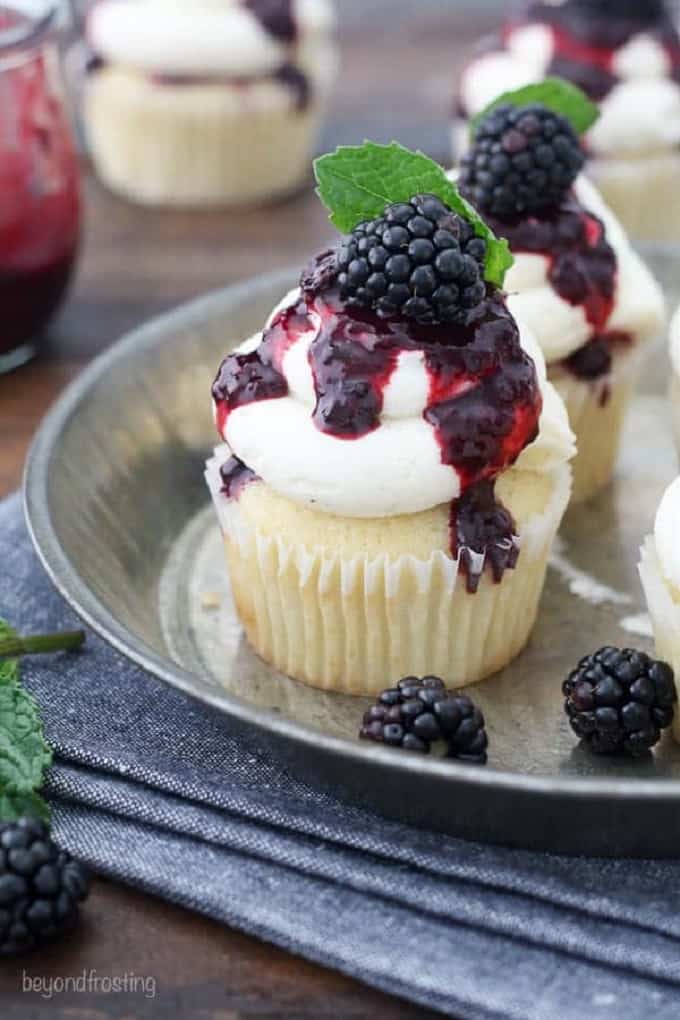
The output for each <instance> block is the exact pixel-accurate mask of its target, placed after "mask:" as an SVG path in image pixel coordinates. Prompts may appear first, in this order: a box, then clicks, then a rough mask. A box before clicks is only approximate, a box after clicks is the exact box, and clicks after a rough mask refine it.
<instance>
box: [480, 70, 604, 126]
mask: <svg viewBox="0 0 680 1020" xmlns="http://www.w3.org/2000/svg"><path fill="white" fill-rule="evenodd" d="M527 103H542V105H543V106H547V107H548V109H549V110H553V111H554V112H555V113H561V114H562V116H563V117H566V118H567V120H568V121H570V122H571V126H572V127H573V129H574V131H575V132H576V134H577V135H582V134H584V133H585V132H586V131H587V130H588V129H589V128H591V127H592V126H593V124H594V123H595V121H596V120H597V119H598V117H599V116H600V111H599V110H598V108H597V106H596V105H595V103H593V102H591V101H590V99H588V96H587V95H586V94H585V92H583V91H582V90H581V89H580V88H578V87H577V86H576V85H572V84H571V82H568V81H564V80H563V79H562V78H546V79H545V81H541V82H538V83H537V84H535V85H525V86H524V87H523V88H521V89H515V90H514V91H513V92H504V93H503V95H502V96H499V97H498V99H494V101H493V102H492V103H489V105H488V106H487V107H485V108H484V109H483V110H482V111H481V113H478V114H477V116H476V117H473V118H472V120H471V121H470V134H471V137H472V138H473V139H474V137H475V135H476V134H477V129H478V128H479V125H480V123H481V121H483V120H484V118H485V117H486V116H487V115H488V114H489V113H491V111H492V110H495V109H496V107H497V106H507V105H508V104H509V105H510V106H526V105H527Z"/></svg>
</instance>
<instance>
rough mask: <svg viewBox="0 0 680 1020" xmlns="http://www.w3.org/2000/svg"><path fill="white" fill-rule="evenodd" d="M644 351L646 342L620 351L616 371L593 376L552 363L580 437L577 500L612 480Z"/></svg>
mask: <svg viewBox="0 0 680 1020" xmlns="http://www.w3.org/2000/svg"><path fill="white" fill-rule="evenodd" d="M643 352H644V348H643V346H642V345H641V344H633V345H632V346H631V347H630V348H629V349H628V350H625V351H620V352H617V353H616V354H615V355H614V359H613V363H612V371H611V373H610V374H609V375H608V376H606V377H603V378H601V379H595V380H592V381H591V380H587V379H578V378H577V377H576V376H575V375H573V374H572V373H571V372H568V371H567V370H565V369H564V368H561V367H559V365H558V364H553V365H548V378H549V379H550V381H551V382H552V383H553V384H554V386H555V389H556V390H557V392H558V393H559V395H560V396H561V397H562V399H563V400H564V403H565V406H566V408H567V414H568V415H569V424H570V425H571V427H572V429H573V431H574V434H575V436H576V446H577V454H576V458H575V460H574V461H573V462H572V466H573V469H574V487H573V492H572V503H582V502H584V501H585V500H588V499H590V498H591V497H592V496H594V495H595V494H596V493H597V492H599V491H600V489H603V488H604V487H605V486H606V485H607V484H608V483H609V482H610V481H611V479H612V476H613V474H614V468H615V465H616V459H617V457H618V452H619V443H620V439H621V431H622V428H623V422H624V419H625V415H626V411H627V410H628V407H629V405H630V401H631V398H632V395H633V390H634V387H635V381H636V377H637V372H638V369H639V366H640V361H641V358H642V355H643ZM605 398H606V399H605Z"/></svg>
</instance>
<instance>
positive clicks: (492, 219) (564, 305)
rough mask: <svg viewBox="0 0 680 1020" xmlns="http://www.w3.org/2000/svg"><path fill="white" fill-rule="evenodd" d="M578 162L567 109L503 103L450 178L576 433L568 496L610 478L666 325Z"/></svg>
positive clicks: (581, 496) (654, 294)
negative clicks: (483, 223)
mask: <svg viewBox="0 0 680 1020" xmlns="http://www.w3.org/2000/svg"><path fill="white" fill-rule="evenodd" d="M541 88H542V86H537V87H536V90H535V91H536V94H537V95H539V94H540V92H541ZM511 95H512V94H511ZM584 101H585V97H584ZM520 160H521V161H523V162H522V163H521V167H520V165H519V163H518V161H520ZM525 164H526V165H525ZM582 165H583V154H582V152H581V149H580V144H579V140H578V138H577V135H576V133H575V131H574V130H573V128H572V126H571V124H570V122H569V121H568V120H567V119H566V118H565V117H563V116H561V115H560V114H558V113H557V112H556V111H554V110H551V109H549V108H548V107H546V106H545V105H543V104H541V103H540V102H532V103H528V104H526V105H525V104H521V105H518V106H516V105H514V103H512V102H511V103H509V104H502V105H501V106H499V107H496V108H493V109H492V110H491V112H490V113H489V114H488V115H487V116H486V117H485V118H483V120H482V121H481V123H480V124H479V125H478V128H477V132H476V135H475V141H474V143H473V145H472V148H471V149H470V150H469V152H468V154H467V155H466V156H465V157H464V159H463V163H462V166H461V170H460V176H459V180H460V187H461V191H462V193H463V194H464V195H465V196H466V197H467V198H468V199H469V200H470V201H471V202H472V203H473V204H474V205H475V206H476V207H477V208H478V209H479V211H480V212H481V213H482V215H484V216H485V217H486V218H487V219H488V222H489V223H490V225H491V226H492V227H493V229H494V231H495V232H496V234H498V235H499V236H502V237H505V238H506V239H507V240H508V242H509V244H510V249H511V251H512V253H513V256H514V259H515V261H514V265H513V266H512V267H511V269H510V270H509V272H508V274H507V276H506V278H505V289H506V290H507V292H508V294H509V298H508V307H509V308H510V310H511V311H512V313H513V315H515V316H516V317H517V318H518V319H519V320H521V321H523V322H524V323H525V324H526V325H527V326H528V328H529V329H530V330H531V332H532V333H533V334H534V336H535V337H536V339H537V341H538V343H539V344H540V346H541V348H542V351H543V354H544V356H545V360H546V362H547V366H548V378H549V379H550V381H551V382H552V383H553V384H554V385H555V387H556V389H557V391H558V392H559V394H560V396H561V397H562V398H563V400H564V402H565V404H566V407H567V412H568V414H569V420H570V423H571V427H572V429H573V430H574V432H575V434H576V442H577V448H578V454H577V457H576V460H575V462H574V490H573V500H574V502H582V501H583V500H586V499H589V498H590V497H591V496H593V495H594V494H595V493H597V492H598V491H599V490H600V489H602V488H603V487H604V486H605V485H606V484H607V483H608V482H609V481H610V480H611V477H612V474H613V471H614V466H615V462H616V458H617V453H618V447H619V438H620V435H621V427H622V424H623V419H624V416H625V413H626V409H627V408H628V405H629V403H630V399H631V396H632V392H633V388H634V385H635V380H636V376H637V373H638V371H639V366H640V359H641V357H642V354H643V351H644V349H645V345H646V343H647V342H648V341H649V340H651V339H652V338H653V337H655V336H656V335H658V334H659V333H660V332H661V330H662V327H663V322H664V300H663V295H662V293H661V289H660V287H659V286H658V284H657V283H656V282H655V280H654V278H653V277H652V275H651V273H650V272H649V270H648V269H647V267H646V266H645V265H644V263H643V262H642V260H641V259H640V257H639V256H638V255H637V254H636V252H635V251H634V250H633V248H632V246H631V244H630V242H629V240H628V238H627V237H626V234H625V232H624V230H623V228H622V226H621V224H620V223H619V222H618V220H617V219H616V217H615V216H614V215H613V213H612V212H611V210H610V209H608V208H607V206H606V205H605V203H604V202H603V200H602V198H601V196H600V195H599V194H598V192H597V190H596V189H595V188H594V187H593V185H592V184H590V182H589V181H588V180H586V178H585V177H583V176H579V177H577V175H578V172H579V170H580V168H581V166H582Z"/></svg>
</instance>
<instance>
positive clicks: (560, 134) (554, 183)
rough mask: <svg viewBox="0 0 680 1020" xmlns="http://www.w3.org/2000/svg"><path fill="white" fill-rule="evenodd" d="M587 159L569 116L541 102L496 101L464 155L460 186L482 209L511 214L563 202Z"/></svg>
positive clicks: (501, 216) (505, 215)
mask: <svg viewBox="0 0 680 1020" xmlns="http://www.w3.org/2000/svg"><path fill="white" fill-rule="evenodd" d="M584 162H585V159H584V155H583V150H582V149H581V144H580V142H579V139H578V137H577V135H576V133H575V131H574V129H573V127H572V126H571V124H570V123H569V121H568V120H567V119H566V117H563V116H561V114H559V113H554V112H553V111H552V110H549V109H547V107H545V106H542V105H541V104H540V103H528V104H527V105H526V106H519V107H517V106H510V105H503V106H497V107H496V108H495V109H494V110H492V111H491V112H490V113H489V114H488V115H487V116H486V117H484V119H483V120H482V122H481V123H480V124H479V126H478V128H477V134H476V136H475V141H474V144H473V145H472V147H471V148H470V151H469V152H468V153H467V154H466V155H465V156H464V157H463V160H462V162H461V171H460V190H461V194H463V195H464V196H465V197H466V198H467V199H468V201H469V202H471V203H472V205H474V206H475V207H476V208H477V209H479V210H480V211H481V212H482V213H486V214H487V215H491V216H497V217H498V218H499V219H511V218H513V217H516V216H521V215H523V214H526V213H538V212H541V211H542V210H544V209H549V208H551V207H553V206H556V205H558V204H559V202H560V201H561V200H562V199H563V198H564V197H565V195H566V194H567V192H568V191H569V189H570V188H571V186H572V184H573V183H574V181H575V180H576V178H577V176H578V174H579V172H580V171H581V169H582V167H583V164H584Z"/></svg>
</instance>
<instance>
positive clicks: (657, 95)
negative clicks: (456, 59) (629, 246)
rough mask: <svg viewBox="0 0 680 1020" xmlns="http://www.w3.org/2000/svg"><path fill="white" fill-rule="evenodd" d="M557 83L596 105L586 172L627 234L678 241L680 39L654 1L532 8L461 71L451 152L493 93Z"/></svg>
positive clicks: (566, 0) (589, 0)
mask: <svg viewBox="0 0 680 1020" xmlns="http://www.w3.org/2000/svg"><path fill="white" fill-rule="evenodd" d="M546 75H550V76H559V77H561V78H566V79H568V80H569V81H571V82H572V83H574V84H575V85H578V86H579V87H580V88H582V89H583V90H584V91H585V92H586V93H587V94H588V95H589V96H590V98H591V99H592V100H593V101H594V102H596V103H597V104H598V106H599V110H600V118H599V120H598V122H597V123H596V124H595V125H594V126H593V128H592V129H591V131H590V132H589V133H588V135H587V137H586V147H587V150H588V156H589V158H588V167H587V172H588V174H589V176H590V177H591V178H592V179H593V181H594V182H595V184H596V185H597V186H598V188H599V189H600V190H601V192H602V194H603V196H604V198H605V200H606V202H607V203H608V204H609V205H610V206H611V207H612V209H613V210H614V212H615V213H616V214H617V216H619V218H620V219H621V221H622V222H623V223H624V225H625V226H626V228H627V229H628V230H629V231H630V232H631V233H632V234H633V236H635V237H636V238H647V239H657V238H664V239H673V238H675V237H677V236H678V235H680V203H678V201H677V188H678V181H679V180H680V38H679V37H678V32H677V29H676V28H675V25H674V24H673V21H672V19H671V17H670V15H669V13H668V11H667V10H666V7H665V4H664V2H663V0H623V2H622V0H562V2H558V3H554V2H552V3H548V2H532V3H528V4H524V5H523V9H522V10H521V12H520V14H519V15H517V16H511V17H509V18H508V19H507V20H506V23H505V25H504V26H503V31H502V35H501V37H500V39H499V40H498V41H497V42H491V43H490V44H489V45H488V46H486V47H485V48H484V49H483V50H482V52H481V53H480V54H479V55H478V56H476V57H474V58H473V59H472V60H471V61H470V62H469V63H468V65H467V66H466V67H465V69H464V70H463V73H462V76H461V79H460V83H459V102H458V108H459V117H458V120H457V122H456V125H455V126H454V137H455V144H456V147H457V148H458V151H459V152H460V151H461V149H464V148H465V147H466V146H467V135H468V123H467V122H468V120H469V118H471V117H473V116H474V115H476V114H478V113H479V112H480V111H481V110H483V109H484V108H485V107H486V106H487V104H488V103H490V102H491V101H492V100H493V99H494V98H495V97H496V96H497V95H498V94H499V93H500V92H504V91H507V90H511V89H516V88H519V87H520V86H523V85H527V84H529V83H533V82H538V81H541V80H542V79H543V78H545V77H546Z"/></svg>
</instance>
